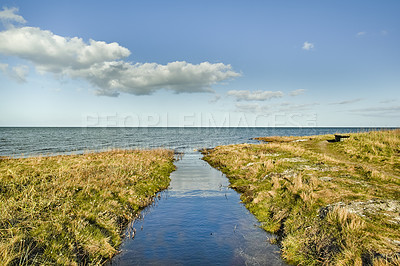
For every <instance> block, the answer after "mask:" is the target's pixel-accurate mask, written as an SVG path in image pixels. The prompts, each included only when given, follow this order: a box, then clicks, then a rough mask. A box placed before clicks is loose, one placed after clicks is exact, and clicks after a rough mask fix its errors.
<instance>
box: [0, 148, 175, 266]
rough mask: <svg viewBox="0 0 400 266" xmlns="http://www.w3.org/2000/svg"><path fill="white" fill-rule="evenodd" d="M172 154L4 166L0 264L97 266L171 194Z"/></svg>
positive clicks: (10, 161) (0, 171)
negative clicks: (158, 199) (157, 200)
mask: <svg viewBox="0 0 400 266" xmlns="http://www.w3.org/2000/svg"><path fill="white" fill-rule="evenodd" d="M173 161H174V152H173V151H171V150H165V149H153V150H111V151H106V152H95V153H85V154H79V155H56V156H50V157H42V156H39V157H28V158H1V159H0V199H1V200H0V205H1V208H0V212H1V215H0V236H1V238H0V261H2V262H3V263H4V264H5V265H7V264H13V263H17V264H20V263H25V264H69V265H77V264H89V263H90V264H100V263H104V262H106V261H107V260H109V259H111V258H112V257H113V256H114V255H115V254H117V253H118V250H117V249H118V247H119V245H120V244H121V242H122V237H123V233H124V230H125V228H126V227H127V226H128V224H129V222H131V221H132V220H134V219H135V217H136V216H137V214H138V213H139V212H140V210H142V209H143V208H144V207H146V206H148V205H149V204H151V203H152V202H153V198H154V196H155V195H156V193H157V192H159V191H162V190H164V189H166V188H167V187H168V186H169V182H170V178H169V175H170V173H171V172H172V171H174V170H175V166H174V164H173Z"/></svg>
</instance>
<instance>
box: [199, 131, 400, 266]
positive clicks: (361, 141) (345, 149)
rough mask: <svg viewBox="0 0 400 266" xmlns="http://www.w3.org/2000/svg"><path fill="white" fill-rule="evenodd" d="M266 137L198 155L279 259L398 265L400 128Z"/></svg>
mask: <svg viewBox="0 0 400 266" xmlns="http://www.w3.org/2000/svg"><path fill="white" fill-rule="evenodd" d="M349 135H350V138H348V139H345V140H343V141H341V142H333V143H330V142H328V141H327V140H329V139H333V135H323V136H309V137H285V138H282V139H281V138H280V137H272V138H271V137H269V138H260V139H261V140H264V141H267V142H266V143H260V144H239V145H228V146H218V147H216V148H214V149H209V150H204V151H203V153H204V160H206V161H207V162H209V163H210V165H212V166H214V167H216V168H218V169H220V170H221V171H222V172H224V173H225V174H226V175H227V176H228V178H229V180H230V183H231V187H232V188H234V189H236V190H237V191H239V192H241V193H242V195H241V198H242V201H243V202H244V203H245V204H246V206H247V208H248V209H249V210H250V211H251V212H252V213H253V214H254V215H255V216H256V217H257V218H258V220H259V221H260V222H261V224H262V227H263V228H264V229H265V230H267V231H269V232H272V233H275V234H276V236H277V238H276V239H273V240H271V241H273V242H277V243H278V244H280V245H281V250H282V256H283V258H284V259H286V260H287V261H288V262H290V263H293V264H301V265H400V169H399V166H400V130H388V131H372V132H367V133H353V134H349Z"/></svg>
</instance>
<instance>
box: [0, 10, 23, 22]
mask: <svg viewBox="0 0 400 266" xmlns="http://www.w3.org/2000/svg"><path fill="white" fill-rule="evenodd" d="M18 10H19V9H18V8H16V7H12V8H7V7H4V8H3V10H2V11H0V20H1V22H3V23H10V22H18V23H26V20H25V19H24V18H23V17H22V16H20V15H17V14H15V13H16V12H18Z"/></svg>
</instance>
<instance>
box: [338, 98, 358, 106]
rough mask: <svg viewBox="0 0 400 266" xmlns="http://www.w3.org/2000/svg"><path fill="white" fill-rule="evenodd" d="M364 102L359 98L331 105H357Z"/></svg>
mask: <svg viewBox="0 0 400 266" xmlns="http://www.w3.org/2000/svg"><path fill="white" fill-rule="evenodd" d="M359 101H362V98H357V99H351V100H345V101H341V102H334V103H330V104H331V105H343V104H352V103H356V102H359Z"/></svg>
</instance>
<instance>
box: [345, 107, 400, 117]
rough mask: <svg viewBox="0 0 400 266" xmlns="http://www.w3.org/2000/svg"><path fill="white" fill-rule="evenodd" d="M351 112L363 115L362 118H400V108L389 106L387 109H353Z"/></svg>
mask: <svg viewBox="0 0 400 266" xmlns="http://www.w3.org/2000/svg"><path fill="white" fill-rule="evenodd" d="M350 111H351V112H353V113H355V114H357V115H362V116H372V117H394V118H397V117H399V114H400V106H399V105H394V106H387V107H381V106H379V107H368V108H361V109H353V110H350Z"/></svg>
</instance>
